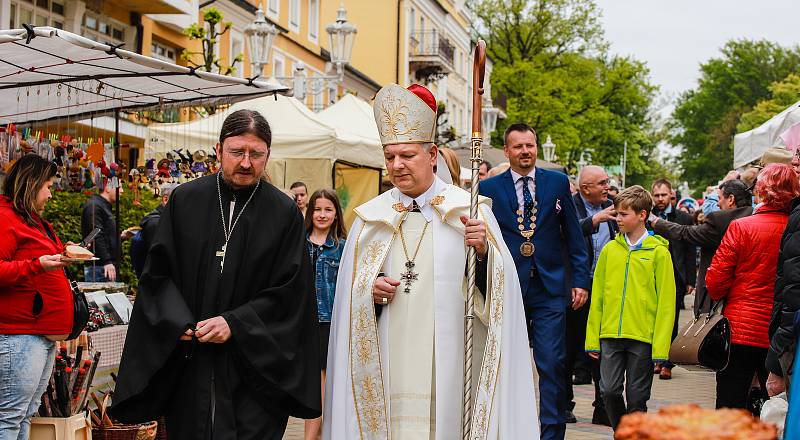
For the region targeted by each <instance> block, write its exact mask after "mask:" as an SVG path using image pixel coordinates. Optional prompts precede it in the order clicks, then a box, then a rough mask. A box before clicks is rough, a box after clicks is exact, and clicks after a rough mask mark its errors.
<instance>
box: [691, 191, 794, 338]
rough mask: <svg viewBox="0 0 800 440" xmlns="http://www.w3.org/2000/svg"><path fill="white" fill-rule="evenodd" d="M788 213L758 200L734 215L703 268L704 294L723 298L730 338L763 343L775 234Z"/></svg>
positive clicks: (780, 230) (770, 300)
mask: <svg viewBox="0 0 800 440" xmlns="http://www.w3.org/2000/svg"><path fill="white" fill-rule="evenodd" d="M788 221H789V214H788V213H787V212H785V211H775V210H770V209H769V208H768V207H764V206H762V207H761V208H760V209H759V210H758V211H757V212H756V213H755V214H753V215H751V216H749V217H744V218H740V219H738V220H734V221H733V222H732V223H731V225H730V227H728V231H727V232H726V233H725V237H724V238H723V239H722V244H720V246H719V248H718V249H717V253H716V254H715V255H714V259H713V260H712V261H711V267H709V268H708V273H707V274H706V288H707V290H708V294H709V295H710V296H711V298H713V299H714V300H715V301H717V300H720V299H724V301H725V308H724V310H723V314H724V315H725V316H726V317H727V318H728V320H729V321H730V323H731V341H732V342H733V343H734V344H742V345H750V346H754V347H764V348H766V347H769V336H768V335H767V332H768V329H769V320H770V316H771V314H772V304H773V299H774V296H775V293H774V290H775V274H776V270H777V264H778V250H779V249H780V244H781V235H783V230H784V229H786V223H787V222H788Z"/></svg>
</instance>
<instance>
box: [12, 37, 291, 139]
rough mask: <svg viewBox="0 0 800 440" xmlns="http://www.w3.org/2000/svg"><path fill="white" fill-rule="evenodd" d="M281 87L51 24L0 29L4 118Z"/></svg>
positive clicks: (208, 99)
mask: <svg viewBox="0 0 800 440" xmlns="http://www.w3.org/2000/svg"><path fill="white" fill-rule="evenodd" d="M287 90H288V89H287V88H286V87H284V86H281V85H276V84H268V83H267V82H264V81H250V80H247V79H241V78H233V77H228V76H224V75H218V74H215V73H208V72H203V71H200V70H195V69H190V68H188V67H183V66H177V65H174V64H171V63H167V62H164V61H160V60H156V59H154V58H149V57H145V56H142V55H139V54H136V53H133V52H129V51H126V50H123V49H119V48H116V47H114V46H109V45H107V44H102V43H97V42H95V41H92V40H90V39H88V38H84V37H82V36H80V35H76V34H73V33H70V32H66V31H62V30H59V29H55V28H51V27H33V28H26V29H11V30H2V31H0V102H2V103H3V104H4V105H3V108H2V109H0V124H3V125H5V124H9V123H16V124H19V123H32V122H37V121H47V120H51V119H65V118H76V117H80V116H88V115H99V114H102V113H110V112H113V111H115V110H128V109H144V108H151V107H155V106H176V105H186V106H188V105H204V106H209V105H217V104H225V103H230V102H234V101H237V100H242V99H248V98H252V97H254V96H263V95H266V94H274V93H284V92H286V91H287Z"/></svg>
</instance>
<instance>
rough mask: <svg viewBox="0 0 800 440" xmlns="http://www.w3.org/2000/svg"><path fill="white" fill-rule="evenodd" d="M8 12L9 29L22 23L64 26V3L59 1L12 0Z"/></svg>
mask: <svg viewBox="0 0 800 440" xmlns="http://www.w3.org/2000/svg"><path fill="white" fill-rule="evenodd" d="M9 14H10V17H9V26H10V28H11V29H16V28H18V27H22V25H23V24H32V25H34V26H52V27H54V28H58V29H63V28H64V4H63V3H61V2H60V1H50V0H36V1H35V2H34V1H32V0H27V1H12V2H10V8H9Z"/></svg>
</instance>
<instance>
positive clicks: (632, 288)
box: [586, 234, 675, 361]
mask: <svg viewBox="0 0 800 440" xmlns="http://www.w3.org/2000/svg"><path fill="white" fill-rule="evenodd" d="M674 320H675V273H674V272H673V269H672V258H671V256H670V254H669V242H668V241H667V240H666V239H665V238H663V237H660V236H658V235H648V236H647V237H645V239H644V240H643V241H642V243H641V245H640V246H638V247H636V248H635V249H633V250H631V249H630V247H629V246H628V243H627V241H626V240H625V235H624V234H618V235H617V237H616V238H615V239H614V240H613V241H611V242H609V243H608V244H607V245H606V246H605V247H604V248H603V250H602V251H601V252H600V257H599V259H598V260H597V267H596V268H595V272H594V282H593V283H592V297H591V306H590V308H589V321H588V322H587V324H586V351H587V352H599V351H600V340H601V339H604V338H613V339H623V338H624V339H634V340H637V341H642V342H646V343H648V344H650V345H652V346H653V360H654V361H656V360H666V359H667V355H668V354H669V346H670V343H671V341H672V326H673V324H674Z"/></svg>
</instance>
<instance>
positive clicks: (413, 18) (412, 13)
mask: <svg viewBox="0 0 800 440" xmlns="http://www.w3.org/2000/svg"><path fill="white" fill-rule="evenodd" d="M416 25H417V10H416V9H414V8H411V9H410V10H409V11H408V34H409V35H413V34H414V26H416Z"/></svg>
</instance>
